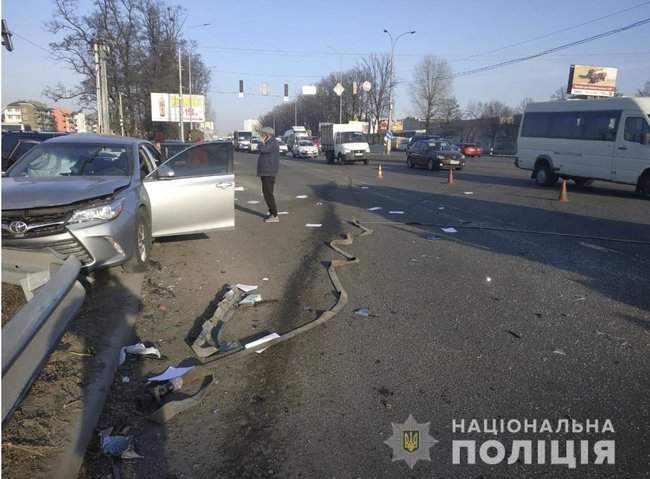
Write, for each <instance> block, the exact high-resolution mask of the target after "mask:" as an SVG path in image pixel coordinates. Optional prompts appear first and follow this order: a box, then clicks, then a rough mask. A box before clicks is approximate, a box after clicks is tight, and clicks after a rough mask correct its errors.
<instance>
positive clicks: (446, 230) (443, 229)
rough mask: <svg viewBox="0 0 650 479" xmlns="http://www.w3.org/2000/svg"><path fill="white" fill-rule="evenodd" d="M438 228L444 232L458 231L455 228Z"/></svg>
mask: <svg viewBox="0 0 650 479" xmlns="http://www.w3.org/2000/svg"><path fill="white" fill-rule="evenodd" d="M440 229H441V230H442V231H444V232H445V233H458V230H457V229H456V228H440Z"/></svg>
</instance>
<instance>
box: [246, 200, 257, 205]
mask: <svg viewBox="0 0 650 479" xmlns="http://www.w3.org/2000/svg"><path fill="white" fill-rule="evenodd" d="M246 203H248V204H249V205H256V204H258V203H259V201H257V200H249V201H247V202H246Z"/></svg>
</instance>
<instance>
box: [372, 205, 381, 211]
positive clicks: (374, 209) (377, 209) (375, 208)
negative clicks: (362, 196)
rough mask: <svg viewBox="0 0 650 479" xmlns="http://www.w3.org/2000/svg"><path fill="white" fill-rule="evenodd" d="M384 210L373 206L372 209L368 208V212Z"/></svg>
mask: <svg viewBox="0 0 650 479" xmlns="http://www.w3.org/2000/svg"><path fill="white" fill-rule="evenodd" d="M379 210H383V208H382V207H381V206H373V207H372V208H368V211H379Z"/></svg>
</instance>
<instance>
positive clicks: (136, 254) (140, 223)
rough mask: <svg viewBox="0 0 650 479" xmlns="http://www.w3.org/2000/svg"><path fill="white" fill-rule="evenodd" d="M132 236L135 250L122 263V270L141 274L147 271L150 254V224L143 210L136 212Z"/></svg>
mask: <svg viewBox="0 0 650 479" xmlns="http://www.w3.org/2000/svg"><path fill="white" fill-rule="evenodd" d="M134 235H135V250H134V251H133V253H132V255H131V258H130V259H129V260H128V261H127V262H126V263H124V270H125V271H126V272H127V273H142V272H144V271H146V270H147V266H148V265H149V254H150V253H151V224H150V222H149V215H148V214H147V212H146V210H145V209H144V208H140V209H139V210H138V214H137V217H136V224H135V231H134Z"/></svg>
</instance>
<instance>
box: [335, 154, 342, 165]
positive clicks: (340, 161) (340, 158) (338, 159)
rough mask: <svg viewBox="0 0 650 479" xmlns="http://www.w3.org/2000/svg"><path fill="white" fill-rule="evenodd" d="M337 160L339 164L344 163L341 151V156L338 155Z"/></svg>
mask: <svg viewBox="0 0 650 479" xmlns="http://www.w3.org/2000/svg"><path fill="white" fill-rule="evenodd" d="M336 162H337V163H338V164H339V165H342V164H343V155H341V153H339V156H337V157H336Z"/></svg>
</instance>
